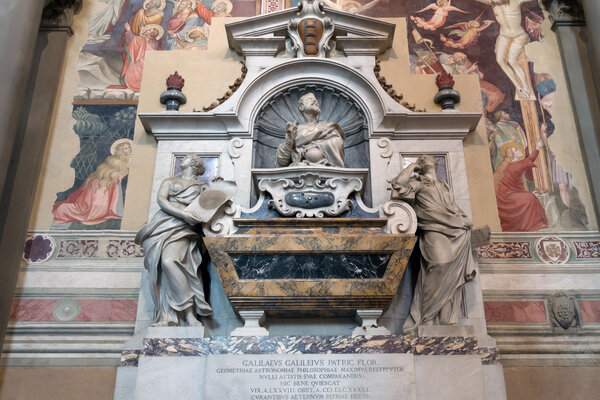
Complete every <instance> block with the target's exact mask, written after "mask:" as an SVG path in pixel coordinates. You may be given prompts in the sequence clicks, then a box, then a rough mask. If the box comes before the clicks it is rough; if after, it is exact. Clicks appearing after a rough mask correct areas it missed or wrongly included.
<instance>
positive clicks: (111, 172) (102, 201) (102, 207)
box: [52, 139, 132, 225]
mask: <svg viewBox="0 0 600 400" xmlns="http://www.w3.org/2000/svg"><path fill="white" fill-rule="evenodd" d="M131 145H132V141H131V140H130V139H119V140H117V141H115V142H114V143H113V145H112V146H111V149H110V152H111V155H110V156H108V157H106V159H105V160H104V161H103V162H102V163H101V164H100V165H98V167H96V170H95V171H94V172H93V173H92V174H91V175H90V176H89V177H88V178H87V179H86V180H85V182H84V183H83V184H82V185H81V186H80V187H79V188H78V189H77V190H76V191H74V192H73V193H71V194H70V195H69V197H67V198H66V199H65V200H62V201H57V202H56V203H54V207H52V214H53V215H54V219H53V222H54V223H55V224H68V223H71V222H80V223H82V224H84V225H97V224H101V223H103V222H106V221H108V220H111V219H121V218H122V217H123V188H122V185H121V181H122V180H123V178H125V177H126V176H127V175H128V174H129V161H130V158H131Z"/></svg>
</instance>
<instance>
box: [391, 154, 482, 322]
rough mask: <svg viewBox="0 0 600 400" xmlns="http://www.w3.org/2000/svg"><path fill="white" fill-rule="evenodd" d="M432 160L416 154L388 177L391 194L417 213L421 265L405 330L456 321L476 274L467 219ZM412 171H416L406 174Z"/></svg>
mask: <svg viewBox="0 0 600 400" xmlns="http://www.w3.org/2000/svg"><path fill="white" fill-rule="evenodd" d="M436 168H437V162H436V161H435V159H434V158H433V157H431V156H428V155H425V156H421V157H419V159H418V160H417V162H416V163H413V164H411V165H409V166H408V167H406V168H405V169H404V170H403V171H402V172H401V173H400V174H399V175H398V176H396V177H395V178H394V179H393V180H392V188H393V189H394V194H393V198H396V199H399V200H406V201H408V202H410V203H412V205H413V208H414V210H415V213H416V214H417V222H418V235H419V249H420V251H421V260H420V270H419V277H418V280H417V286H416V287H415V292H414V297H413V303H412V306H411V308H410V313H409V315H408V318H407V320H406V323H405V324H404V331H405V332H407V333H411V334H417V330H418V327H419V326H424V325H456V324H457V323H458V318H459V317H460V314H461V310H462V301H463V290H462V289H463V285H464V284H465V283H466V282H467V281H469V280H472V279H473V278H474V277H475V267H474V263H473V255H472V253H471V227H472V224H471V221H470V220H469V217H468V216H467V215H466V214H465V213H464V212H463V211H462V210H461V209H460V208H459V207H458V205H457V204H456V201H455V199H454V195H453V194H452V191H451V190H450V188H449V187H448V184H447V183H446V182H444V181H442V180H440V179H437V177H436V174H435V171H436ZM413 172H415V173H416V176H414V177H411V175H412V174H413Z"/></svg>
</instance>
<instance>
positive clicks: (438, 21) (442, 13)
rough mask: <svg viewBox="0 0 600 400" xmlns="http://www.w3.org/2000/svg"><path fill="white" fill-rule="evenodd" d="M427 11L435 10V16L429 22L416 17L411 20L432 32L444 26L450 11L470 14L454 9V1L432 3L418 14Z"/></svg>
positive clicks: (446, 0) (442, 0)
mask: <svg viewBox="0 0 600 400" xmlns="http://www.w3.org/2000/svg"><path fill="white" fill-rule="evenodd" d="M427 10H435V12H434V13H433V16H432V17H431V18H430V19H429V20H425V19H424V18H421V17H415V16H414V15H411V16H410V20H411V21H413V22H414V23H415V24H417V26H418V27H420V28H424V29H427V30H430V31H435V30H437V29H438V28H440V27H441V26H442V25H444V24H445V23H446V18H447V17H448V14H449V13H450V11H458V12H461V13H463V14H468V13H467V12H466V11H463V10H461V9H459V8H456V7H454V6H453V5H452V0H437V1H436V2H435V3H432V4H430V5H428V6H427V7H425V8H423V9H421V10H419V11H417V12H418V13H422V12H424V11H427Z"/></svg>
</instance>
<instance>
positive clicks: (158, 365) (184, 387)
mask: <svg viewBox="0 0 600 400" xmlns="http://www.w3.org/2000/svg"><path fill="white" fill-rule="evenodd" d="M205 367H206V357H144V356H142V357H140V361H139V365H138V373H137V381H136V385H135V400H168V399H195V400H203V399H204V396H203V393H204V369H205Z"/></svg>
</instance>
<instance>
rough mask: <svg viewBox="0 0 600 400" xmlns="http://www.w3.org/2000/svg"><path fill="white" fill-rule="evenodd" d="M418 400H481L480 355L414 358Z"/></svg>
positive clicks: (483, 396) (483, 395)
mask: <svg viewBox="0 0 600 400" xmlns="http://www.w3.org/2000/svg"><path fill="white" fill-rule="evenodd" d="M415 370H416V377H417V398H418V399H419V400H434V399H435V400H483V399H485V390H484V386H483V384H484V381H483V372H482V369H481V358H480V357H479V356H416V357H415Z"/></svg>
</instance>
